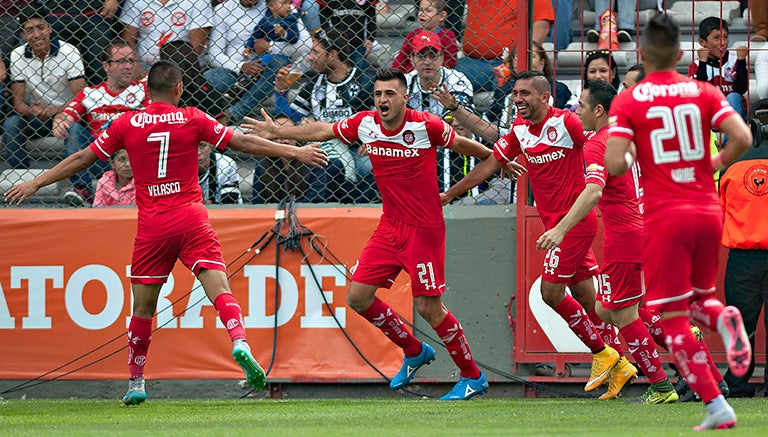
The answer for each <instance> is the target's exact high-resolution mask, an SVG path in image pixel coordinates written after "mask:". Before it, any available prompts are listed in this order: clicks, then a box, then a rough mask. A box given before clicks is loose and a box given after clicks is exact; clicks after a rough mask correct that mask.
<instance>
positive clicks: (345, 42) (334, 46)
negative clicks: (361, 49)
mask: <svg viewBox="0 0 768 437" xmlns="http://www.w3.org/2000/svg"><path fill="white" fill-rule="evenodd" d="M312 39H314V40H315V41H317V42H319V43H320V45H322V46H323V48H324V49H325V50H326V51H329V52H330V51H331V50H336V53H337V54H338V57H339V60H340V61H341V62H343V63H345V64H346V63H347V62H348V61H349V58H350V56H352V46H351V45H350V43H349V41H350V37H349V34H348V33H347V32H345V31H343V30H340V29H336V28H333V29H328V30H324V29H317V30H315V31H314V32H312Z"/></svg>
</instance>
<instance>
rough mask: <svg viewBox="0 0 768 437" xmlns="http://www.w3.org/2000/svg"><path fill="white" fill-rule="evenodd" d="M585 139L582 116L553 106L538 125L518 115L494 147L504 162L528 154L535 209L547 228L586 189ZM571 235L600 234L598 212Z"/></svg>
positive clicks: (558, 219) (553, 224) (579, 225)
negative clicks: (580, 117) (598, 232)
mask: <svg viewBox="0 0 768 437" xmlns="http://www.w3.org/2000/svg"><path fill="white" fill-rule="evenodd" d="M585 142H586V138H585V137H584V130H583V128H582V127H581V121H580V120H579V117H578V116H576V114H574V113H572V112H570V111H564V110H562V109H557V108H554V107H550V108H549V111H548V112H547V116H546V117H545V118H544V120H543V121H542V122H540V123H537V124H532V123H531V122H530V120H526V119H524V118H522V117H517V118H515V121H514V123H513V124H512V129H511V130H510V131H509V133H507V134H506V135H504V136H503V137H501V138H500V139H499V140H498V141H497V142H496V144H495V145H494V146H493V156H494V157H496V159H497V160H499V161H501V162H504V163H505V162H507V161H511V160H513V159H514V158H515V157H516V156H517V155H519V154H521V153H522V154H523V155H525V159H526V160H527V161H528V162H527V163H526V168H527V169H528V178H529V180H530V182H531V190H532V191H533V198H534V200H535V201H536V209H537V210H538V211H539V215H540V216H541V220H542V221H543V222H544V227H545V228H546V229H552V228H553V227H554V226H555V225H556V224H557V223H558V222H560V220H561V219H562V218H563V217H564V216H565V215H566V214H567V213H568V211H569V210H570V209H571V206H573V204H574V202H576V198H578V197H579V194H581V192H582V191H584V186H585V182H584V150H583V148H584V143H585ZM568 234H569V235H572V236H582V237H583V236H590V235H592V236H594V235H595V234H597V214H596V213H595V212H594V211H590V213H589V214H587V216H586V217H584V219H583V220H581V221H580V222H579V223H578V224H577V225H576V226H574V227H573V229H571V230H570V231H568Z"/></svg>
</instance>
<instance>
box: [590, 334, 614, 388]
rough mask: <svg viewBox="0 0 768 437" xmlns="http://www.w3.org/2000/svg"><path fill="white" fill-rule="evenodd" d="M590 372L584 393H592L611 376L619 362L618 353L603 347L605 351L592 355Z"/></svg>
mask: <svg viewBox="0 0 768 437" xmlns="http://www.w3.org/2000/svg"><path fill="white" fill-rule="evenodd" d="M592 356H593V359H592V372H591V373H590V375H589V381H587V385H585V386H584V391H592V390H594V389H596V388H598V387H600V386H601V385H603V383H604V382H605V380H606V379H608V376H610V374H611V370H612V369H613V368H614V366H616V363H618V362H619V358H621V357H620V356H619V353H618V352H616V349H614V348H612V347H610V346H608V345H605V349H603V350H601V351H600V352H598V353H596V354H592Z"/></svg>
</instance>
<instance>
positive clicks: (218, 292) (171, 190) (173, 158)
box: [5, 61, 327, 405]
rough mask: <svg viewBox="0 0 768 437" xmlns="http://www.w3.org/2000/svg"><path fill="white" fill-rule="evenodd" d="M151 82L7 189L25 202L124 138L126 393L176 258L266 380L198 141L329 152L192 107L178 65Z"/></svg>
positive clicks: (249, 367)
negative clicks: (128, 241)
mask: <svg viewBox="0 0 768 437" xmlns="http://www.w3.org/2000/svg"><path fill="white" fill-rule="evenodd" d="M147 87H148V89H149V91H150V92H151V93H152V100H153V102H152V103H151V104H150V105H149V106H148V107H147V108H146V109H144V110H142V111H137V112H136V111H133V112H127V113H125V114H123V115H122V116H121V117H120V118H118V119H117V120H115V121H114V122H113V123H112V124H111V125H110V126H109V127H108V128H107V130H106V131H105V132H104V133H102V134H101V136H99V138H97V139H96V140H95V141H94V142H93V143H91V144H90V146H89V147H87V148H85V149H83V150H81V151H79V152H77V153H75V154H73V155H70V156H68V157H67V158H66V159H64V160H63V161H61V162H60V163H59V164H57V165H56V166H55V167H53V168H52V169H51V170H48V171H47V172H45V173H43V174H42V175H40V176H38V177H37V178H35V179H33V180H31V181H28V182H25V183H23V184H19V185H16V186H14V187H12V188H11V189H9V190H8V191H7V192H6V193H5V200H6V201H7V202H9V203H14V202H15V203H17V204H18V203H21V202H22V201H23V200H24V199H26V198H27V197H29V196H30V195H32V194H34V193H35V192H36V191H37V190H38V189H39V188H40V187H44V186H46V185H49V184H52V183H54V182H57V181H60V180H62V179H64V178H66V177H69V176H71V175H73V174H75V173H77V172H78V171H81V170H83V169H85V168H88V166H90V165H91V164H93V163H94V162H95V161H96V159H101V160H102V161H104V160H106V159H108V158H109V156H110V155H112V154H113V153H114V152H115V151H117V150H119V149H122V148H125V149H126V151H127V152H128V156H129V157H130V160H131V165H132V167H133V174H134V178H135V185H136V204H137V206H138V209H139V212H138V228H137V232H136V240H135V243H134V249H133V259H132V265H131V289H132V291H133V297H134V306H133V316H132V317H131V321H130V324H129V328H128V357H129V364H128V367H129V371H130V377H131V380H130V382H129V389H128V393H126V395H125V396H124V397H123V402H124V403H125V404H127V405H136V404H139V403H141V402H143V401H144V400H146V397H147V395H146V391H145V388H144V365H145V363H146V356H147V351H148V349H149V343H150V341H151V339H152V337H151V335H152V317H153V316H154V314H155V310H156V307H157V298H158V295H159V293H160V287H161V286H162V285H163V283H165V282H166V280H167V279H168V275H169V274H170V272H171V269H172V268H173V265H174V264H175V263H176V260H177V259H180V260H181V262H182V263H183V264H184V265H185V266H187V268H189V269H190V270H192V272H193V273H194V274H195V275H196V276H197V278H198V280H199V281H200V284H201V285H202V286H203V289H204V290H205V294H206V295H207V296H208V298H209V299H210V300H211V302H213V305H214V307H215V308H216V310H217V311H218V312H219V318H220V319H221V321H222V322H223V324H224V326H226V328H227V332H228V333H229V336H230V338H231V339H232V341H233V349H232V356H233V358H234V359H235V361H236V362H237V363H238V364H239V365H240V367H242V368H243V371H244V372H245V375H246V379H247V380H248V383H249V384H250V385H251V386H252V387H253V388H262V387H263V386H264V385H265V383H266V378H265V375H264V371H263V370H262V369H261V367H260V366H259V363H258V362H256V360H255V359H254V358H253V355H252V354H251V351H250V347H249V346H248V343H247V342H246V334H245V327H244V326H243V316H242V312H241V310H240V306H239V305H238V303H237V299H235V297H234V296H233V295H232V292H231V290H230V288H229V281H228V280H227V273H226V264H225V263H224V257H223V255H222V252H221V245H220V244H219V240H218V238H217V236H216V233H215V231H214V230H213V228H212V227H211V224H210V222H209V220H208V213H207V211H206V209H205V207H204V206H203V203H202V193H201V189H200V185H199V184H198V182H197V148H198V145H199V144H200V142H201V141H206V142H209V143H211V144H214V145H215V146H216V147H217V148H218V149H219V150H224V148H225V147H226V146H227V145H229V146H230V147H232V148H233V149H235V150H239V151H241V152H245V153H250V154H252V155H262V156H281V157H285V158H291V159H294V158H295V159H298V160H300V161H302V162H304V163H307V164H311V165H315V166H320V165H323V164H325V163H326V162H327V156H326V154H325V152H323V151H322V150H320V149H319V148H317V147H315V146H305V147H301V148H299V147H294V146H287V145H284V144H278V143H274V142H272V141H268V140H265V139H263V138H258V137H256V136H253V135H243V134H240V133H235V132H233V131H232V130H231V129H229V128H226V127H224V126H222V125H221V124H219V123H218V122H217V121H216V120H214V119H213V118H211V117H210V116H208V115H206V114H205V113H203V112H202V111H200V110H199V109H197V108H194V107H185V108H179V107H177V106H176V105H178V103H179V100H180V99H181V95H182V93H183V92H184V86H183V84H182V73H181V70H180V69H179V67H177V66H176V65H175V64H173V63H171V62H168V61H159V62H157V63H156V64H155V65H153V66H152V68H151V69H150V71H149V78H148V80H147Z"/></svg>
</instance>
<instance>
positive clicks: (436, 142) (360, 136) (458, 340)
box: [243, 68, 491, 400]
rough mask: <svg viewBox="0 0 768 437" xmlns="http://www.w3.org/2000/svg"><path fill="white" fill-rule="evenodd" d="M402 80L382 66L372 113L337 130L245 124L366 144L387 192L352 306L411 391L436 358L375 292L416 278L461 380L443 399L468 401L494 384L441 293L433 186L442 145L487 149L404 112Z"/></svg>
mask: <svg viewBox="0 0 768 437" xmlns="http://www.w3.org/2000/svg"><path fill="white" fill-rule="evenodd" d="M406 89H407V87H406V80H405V75H404V74H403V73H402V72H400V70H397V69H394V68H385V69H381V70H379V71H377V72H376V80H375V82H374V103H375V105H376V110H375V111H361V112H358V113H357V114H354V115H352V116H351V117H349V118H346V119H344V120H341V121H338V122H336V123H333V124H331V123H319V122H316V123H310V124H306V125H301V126H281V125H278V124H276V123H274V122H273V121H272V119H270V118H269V117H268V116H267V114H266V112H263V111H262V112H263V114H264V117H265V121H264V122H261V121H257V120H254V119H251V118H247V119H246V120H247V121H248V123H249V124H244V125H243V127H245V128H247V129H251V130H253V131H255V132H257V133H258V134H260V135H262V136H264V137H266V138H293V139H295V140H299V141H326V140H329V139H332V138H338V139H340V140H341V141H342V142H343V143H344V144H352V143H354V142H356V141H359V142H361V143H362V144H363V145H364V146H363V147H365V149H366V151H367V153H368V156H370V157H371V164H373V174H374V177H375V179H376V186H377V187H378V189H379V191H380V193H381V203H382V209H383V214H382V217H381V222H380V223H379V225H378V227H377V228H376V231H375V232H374V234H373V236H372V237H371V239H370V240H369V241H368V243H367V244H366V245H365V248H364V249H363V252H362V254H361V255H360V258H359V260H358V263H357V266H356V268H355V269H354V272H353V274H352V280H351V282H350V284H349V290H348V292H347V303H348V304H349V306H350V307H352V309H354V310H355V311H356V312H357V313H358V314H360V315H361V316H363V317H364V318H365V319H366V320H368V321H369V322H370V323H371V324H373V325H374V326H376V327H378V328H379V329H381V331H382V332H383V333H384V335H386V336H387V338H389V339H390V340H391V341H392V342H393V343H395V344H396V345H398V346H400V347H401V348H402V349H403V351H404V353H405V358H404V359H403V366H402V368H401V369H400V372H398V374H397V375H395V377H394V378H392V381H391V382H390V388H392V389H393V390H397V389H399V388H401V387H404V386H405V385H407V384H408V383H410V381H411V379H412V378H413V376H414V373H415V372H416V370H418V369H419V368H420V367H421V366H423V365H425V364H429V363H430V362H431V361H432V360H433V359H434V357H435V350H434V349H433V348H432V346H430V345H428V344H427V343H424V342H422V341H420V340H419V339H417V338H416V337H415V336H414V335H413V334H412V333H411V332H410V331H409V330H408V328H407V327H406V326H405V325H404V324H403V322H402V321H401V320H400V318H399V317H398V315H397V314H396V313H395V312H394V311H392V309H391V308H390V307H389V305H387V304H386V303H385V302H384V301H382V300H380V299H379V298H378V297H376V291H377V290H378V289H379V288H381V287H383V288H389V287H390V286H391V285H392V283H393V282H394V279H395V277H397V275H398V274H399V273H400V271H401V270H405V271H406V272H408V274H409V275H410V276H411V284H412V293H413V296H414V299H413V300H414V303H415V304H416V310H417V311H418V312H419V314H420V315H421V316H422V317H423V318H424V319H425V320H426V321H427V322H429V324H430V326H432V328H433V329H434V330H435V332H437V334H438V335H439V336H440V339H441V340H442V341H443V343H444V344H445V347H446V349H448V352H449V354H450V356H451V359H453V361H454V362H455V363H456V365H457V366H458V367H459V369H460V371H461V372H460V375H461V377H460V378H459V381H458V382H457V383H456V385H455V386H454V387H453V389H451V391H450V392H449V393H448V394H446V395H445V396H443V397H441V398H440V400H464V399H469V398H471V397H473V396H475V395H478V394H482V393H484V392H485V391H486V390H487V389H488V380H487V379H486V377H485V375H484V374H483V372H481V371H480V369H478V367H477V365H476V364H475V360H474V358H473V357H472V353H471V352H470V349H469V345H468V344H467V339H466V337H465V336H464V329H463V328H462V327H461V324H459V321H458V320H456V318H455V317H454V316H453V314H451V312H450V311H448V309H447V308H446V307H445V305H443V301H442V298H441V295H442V294H443V291H445V274H444V267H445V222H444V220H443V211H442V207H441V205H440V196H439V190H438V187H437V167H436V165H435V162H436V159H437V155H436V153H437V151H436V146H440V147H451V148H452V149H453V150H455V151H457V152H458V153H461V154H464V155H470V156H476V157H479V158H485V157H487V156H488V155H490V153H491V151H490V150H488V149H487V148H486V147H485V146H483V145H482V144H480V143H478V142H476V141H473V140H471V139H469V138H464V137H461V136H458V135H456V133H455V131H454V130H453V128H452V127H451V126H450V125H448V124H447V123H445V122H444V121H443V120H442V119H441V118H440V117H438V116H436V115H434V114H430V113H427V112H418V111H415V110H413V109H410V108H406V103H407V102H408V94H406Z"/></svg>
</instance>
